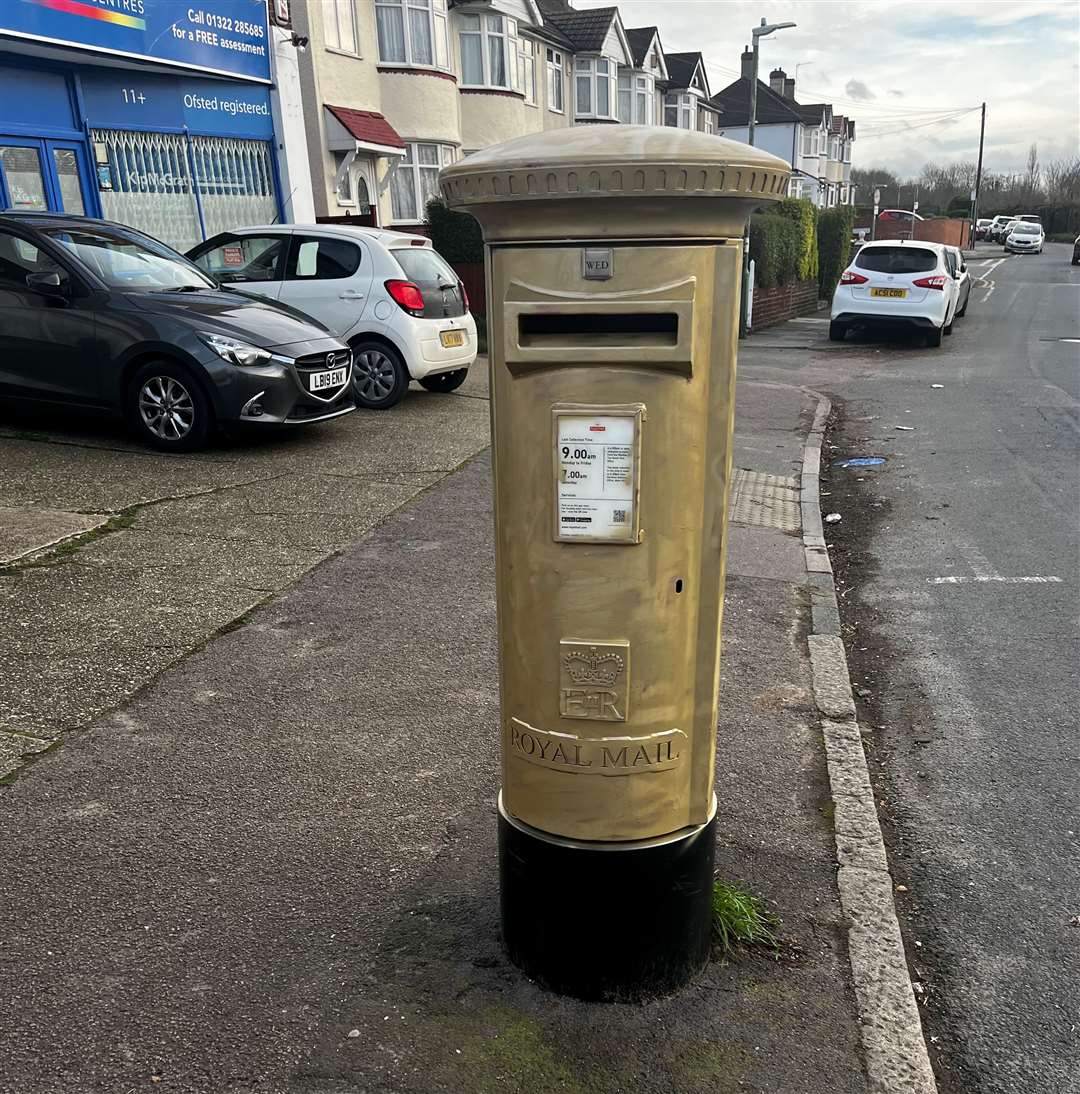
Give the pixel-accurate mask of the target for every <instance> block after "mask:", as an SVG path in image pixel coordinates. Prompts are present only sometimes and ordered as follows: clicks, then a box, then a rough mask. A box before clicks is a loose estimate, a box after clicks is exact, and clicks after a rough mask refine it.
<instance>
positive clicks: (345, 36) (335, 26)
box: [321, 0, 360, 56]
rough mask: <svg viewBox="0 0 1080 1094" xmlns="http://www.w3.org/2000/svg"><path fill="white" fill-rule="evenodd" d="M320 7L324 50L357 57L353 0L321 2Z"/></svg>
mask: <svg viewBox="0 0 1080 1094" xmlns="http://www.w3.org/2000/svg"><path fill="white" fill-rule="evenodd" d="M321 6H322V13H323V31H324V33H325V35H326V48H327V49H336V50H340V51H341V52H342V53H354V54H356V55H357V56H359V54H360V50H359V48H358V45H357V43H358V42H359V38H358V37H357V33H356V3H355V0H322V5H321Z"/></svg>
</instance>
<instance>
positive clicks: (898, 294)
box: [870, 289, 907, 299]
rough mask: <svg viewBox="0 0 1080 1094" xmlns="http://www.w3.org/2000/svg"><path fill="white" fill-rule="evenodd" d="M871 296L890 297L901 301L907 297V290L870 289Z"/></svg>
mask: <svg viewBox="0 0 1080 1094" xmlns="http://www.w3.org/2000/svg"><path fill="white" fill-rule="evenodd" d="M870 295H871V296H891V297H894V298H898V299H903V298H904V297H905V296H907V289H871V290H870Z"/></svg>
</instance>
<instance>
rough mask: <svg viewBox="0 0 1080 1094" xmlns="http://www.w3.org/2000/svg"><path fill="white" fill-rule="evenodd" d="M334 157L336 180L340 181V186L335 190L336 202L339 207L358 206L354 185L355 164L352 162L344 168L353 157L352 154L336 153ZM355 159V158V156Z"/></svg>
mask: <svg viewBox="0 0 1080 1094" xmlns="http://www.w3.org/2000/svg"><path fill="white" fill-rule="evenodd" d="M333 156H334V178H335V180H338V184H337V186H336V187H335V189H334V200H335V201H336V202H337V203H338V205H342V206H352V205H355V204H356V187H355V186H354V185H353V176H352V169H353V163H352V160H350V162H349V164H348V166H347V167H344V170H343V169H342V168H343V165H344V163H345V160H346V159H348V157H349V156H353V153H351V152H335V153H333ZM353 158H354V159H355V156H353Z"/></svg>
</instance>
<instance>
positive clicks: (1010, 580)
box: [926, 574, 1061, 585]
mask: <svg viewBox="0 0 1080 1094" xmlns="http://www.w3.org/2000/svg"><path fill="white" fill-rule="evenodd" d="M926 580H927V581H928V582H929V583H930V584H931V585H985V584H987V583H988V582H991V581H993V582H996V583H998V584H1000V585H1060V584H1061V578H1060V577H1049V576H1047V577H1044V576H1041V575H1032V576H1030V577H1003V576H1002V575H1001V574H981V575H980V574H976V575H975V576H974V577H965V576H962V575H961V576H951V577H928V578H927V579H926Z"/></svg>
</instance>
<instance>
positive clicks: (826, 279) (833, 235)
mask: <svg viewBox="0 0 1080 1094" xmlns="http://www.w3.org/2000/svg"><path fill="white" fill-rule="evenodd" d="M854 226H855V210H854V209H852V208H851V207H850V206H848V205H838V206H836V207H835V208H834V209H822V210H821V212H820V213H818V218H817V236H818V293H819V295H820V296H821V298H822V299H823V300H831V299H832V294H833V291H834V290H835V289H836V283H837V282H838V281H839V280H840V275H841V274H842V273H843V272H844V267H845V266H846V265H847V263H848V254H849V253H850V250H851V230H852V228H853V227H854Z"/></svg>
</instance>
